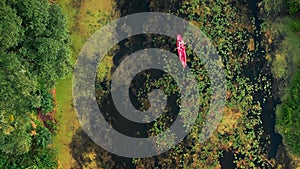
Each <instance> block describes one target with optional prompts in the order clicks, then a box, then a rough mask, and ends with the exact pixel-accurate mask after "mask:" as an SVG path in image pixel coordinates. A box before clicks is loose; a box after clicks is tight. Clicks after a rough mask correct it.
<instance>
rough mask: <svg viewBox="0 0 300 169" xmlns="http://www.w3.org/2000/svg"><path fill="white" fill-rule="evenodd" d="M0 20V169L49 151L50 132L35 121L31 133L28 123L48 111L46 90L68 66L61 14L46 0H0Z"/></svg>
mask: <svg viewBox="0 0 300 169" xmlns="http://www.w3.org/2000/svg"><path fill="white" fill-rule="evenodd" d="M0 20H1V22H0V34H1V36H0V67H1V69H0V86H1V87H0V133H1V134H0V168H7V167H8V166H10V167H11V166H16V167H17V168H20V167H21V168H23V167H25V168H26V167H28V165H29V166H30V165H44V164H39V163H35V162H33V161H34V160H37V159H38V158H40V157H38V156H39V154H43V155H45V154H47V153H49V152H48V150H47V149H48V148H47V145H48V144H49V143H50V142H51V133H50V132H49V130H48V129H47V128H45V127H44V126H43V125H42V124H38V125H39V126H38V128H39V127H40V128H41V129H39V130H37V129H36V132H37V134H36V135H34V134H31V131H32V130H33V128H32V125H31V123H32V122H34V121H35V123H37V122H36V121H37V120H36V119H37V118H36V114H37V113H36V112H37V110H38V109H41V110H47V111H51V110H50V109H47V108H45V107H47V106H48V107H49V101H50V102H51V101H52V99H53V98H52V97H49V91H50V89H52V88H53V87H54V85H55V81H56V80H57V79H59V78H62V77H64V76H65V75H66V74H67V73H68V71H69V70H70V65H71V64H70V59H69V58H70V54H71V52H70V49H69V43H70V37H69V34H68V32H67V29H66V19H65V17H64V14H63V13H62V11H61V9H60V7H59V6H58V5H56V4H49V2H48V1H47V0H0ZM45 99H48V100H45ZM45 104H48V105H45ZM52 106H53V105H52ZM43 113H48V112H43ZM46 140H48V141H46ZM45 143H47V145H45ZM42 151H45V152H46V153H45V152H44V153H42ZM49 151H50V150H49ZM25 154H27V155H28V154H29V155H31V156H32V158H31V162H30V160H29V161H26V162H24V160H23V158H24V157H25ZM49 154H51V153H49ZM52 154H53V153H52ZM16 155H17V156H16ZM50 157H51V155H50ZM52 158H53V159H52V160H54V156H53V157H52ZM21 165H22V166H21ZM46 168H52V167H50V166H48V167H46Z"/></svg>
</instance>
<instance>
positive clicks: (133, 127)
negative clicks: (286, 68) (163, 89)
mask: <svg viewBox="0 0 300 169" xmlns="http://www.w3.org/2000/svg"><path fill="white" fill-rule="evenodd" d="M119 2H121V1H119ZM258 2H259V1H258V0H247V4H248V7H249V10H250V11H251V12H252V14H253V16H254V18H255V20H256V22H255V24H256V28H257V30H258V31H260V25H261V24H262V20H261V19H259V17H258V7H257V3H258ZM124 3H125V4H124ZM148 6H149V4H147V2H145V1H142V0H131V1H122V3H118V1H117V8H118V9H119V10H120V14H121V16H125V15H128V14H132V13H137V12H147V11H149V8H148ZM254 39H255V43H256V44H259V43H260V41H261V36H260V35H259V34H257V35H255V38H254ZM131 41H132V42H133V43H132V46H135V47H134V48H131V49H128V48H122V46H124V45H125V43H126V40H125V41H122V42H120V43H119V45H120V46H121V48H120V49H119V53H118V54H117V55H116V57H114V63H115V65H118V62H120V60H121V59H122V57H123V56H124V55H126V54H130V53H132V52H134V51H137V50H140V49H144V48H145V46H142V45H138V44H142V42H143V41H145V37H143V36H142V35H141V36H136V37H133V38H132V39H131ZM134 44H136V45H134ZM262 50H263V49H260V50H259V51H258V52H257V54H256V55H257V57H256V58H257V59H255V60H254V61H253V62H252V63H251V64H249V65H248V66H246V67H245V68H244V71H243V74H244V76H246V77H249V79H253V83H257V82H256V81H254V79H255V76H257V75H258V74H259V73H260V74H266V76H267V78H268V80H269V81H271V82H273V81H274V79H273V76H272V73H271V68H270V67H269V66H268V63H267V61H266V60H265V59H264V56H263V53H262ZM159 73H161V72H159ZM154 74H155V71H154ZM156 74H157V72H156ZM174 97H176V96H174ZM264 97H265V98H266V100H265V102H263V98H264ZM171 99H172V98H171ZM173 99H174V98H173ZM254 100H255V101H259V102H260V103H261V105H262V114H261V119H262V123H263V130H264V133H263V138H262V140H261V141H260V142H261V146H262V147H266V151H267V152H268V158H275V157H276V153H277V150H278V146H279V145H280V144H282V137H281V136H280V135H279V134H277V133H276V132H275V108H276V105H277V104H278V103H279V101H278V100H276V97H272V95H268V94H267V93H265V92H263V91H257V92H255V93H254ZM103 107H107V108H110V109H111V110H105V112H116V110H115V109H114V108H113V106H109V105H106V106H103ZM174 111H175V112H176V111H177V109H176V108H175V110H174ZM111 116H114V119H116V121H118V123H128V120H126V119H124V118H123V117H122V116H121V115H119V114H118V113H115V114H111ZM149 127H151V124H149V125H144V124H134V123H128V126H127V127H126V128H124V127H122V126H119V127H118V125H114V128H116V129H117V130H118V131H120V132H122V133H124V134H127V135H130V136H134V135H136V133H135V132H139V133H140V136H139V137H146V136H147V133H146V132H145V131H147V129H149ZM267 136H270V139H269V141H270V145H268V140H267V139H266V138H267ZM223 156H224V157H223V158H221V159H220V163H221V165H222V168H225V169H230V168H235V165H234V163H233V158H234V156H233V153H232V152H224V153H223ZM113 158H115V160H116V161H119V163H120V166H122V167H124V168H128V169H130V168H134V165H133V163H132V159H130V158H124V157H117V156H113Z"/></svg>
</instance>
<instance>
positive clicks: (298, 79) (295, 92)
mask: <svg viewBox="0 0 300 169" xmlns="http://www.w3.org/2000/svg"><path fill="white" fill-rule="evenodd" d="M276 114H277V118H276V125H277V126H276V127H277V129H278V130H279V132H280V133H281V135H282V136H283V138H284V144H285V145H286V146H287V147H288V148H289V149H290V150H291V151H292V152H293V153H295V154H297V155H300V69H298V70H297V72H296V74H295V75H294V77H293V79H292V82H291V84H290V88H289V90H288V94H287V95H286V97H285V98H284V99H283V100H282V104H281V105H279V106H278V108H277V112H276Z"/></svg>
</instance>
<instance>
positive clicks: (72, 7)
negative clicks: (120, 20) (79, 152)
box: [53, 0, 113, 169]
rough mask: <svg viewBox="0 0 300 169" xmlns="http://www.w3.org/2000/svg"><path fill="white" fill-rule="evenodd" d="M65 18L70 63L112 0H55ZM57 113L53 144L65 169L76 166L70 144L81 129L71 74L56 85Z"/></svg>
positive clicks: (105, 17)
mask: <svg viewBox="0 0 300 169" xmlns="http://www.w3.org/2000/svg"><path fill="white" fill-rule="evenodd" d="M57 3H58V4H59V5H60V6H61V7H62V9H63V12H64V13H65V15H66V17H67V19H68V29H69V32H70V34H71V38H72V39H71V40H72V44H71V48H72V62H73V64H74V63H75V61H76V58H77V56H78V54H79V52H80V50H81V48H82V47H83V45H84V43H85V42H86V40H87V39H88V38H89V37H90V36H91V35H92V33H94V32H95V31H96V30H98V29H99V28H100V27H101V26H102V25H103V24H105V23H106V22H108V21H109V20H110V18H112V17H111V16H112V13H113V1H112V0H105V1H104V0H103V1H102V0H101V1H100V2H99V1H97V0H82V1H74V0H57ZM56 91H57V94H56V96H57V105H58V107H57V113H56V115H55V118H56V119H57V121H58V126H59V130H58V132H57V134H56V136H55V138H54V143H53V145H54V146H55V147H56V148H57V150H58V162H59V168H61V169H68V168H72V167H74V166H76V165H77V162H76V160H74V157H73V155H72V151H71V148H70V144H71V142H72V139H73V137H74V135H75V134H76V131H77V130H78V129H80V128H81V127H80V124H79V121H78V119H77V115H76V112H75V111H74V108H73V107H72V75H71V74H70V75H68V76H67V77H66V78H65V79H61V80H59V81H58V82H57V85H56Z"/></svg>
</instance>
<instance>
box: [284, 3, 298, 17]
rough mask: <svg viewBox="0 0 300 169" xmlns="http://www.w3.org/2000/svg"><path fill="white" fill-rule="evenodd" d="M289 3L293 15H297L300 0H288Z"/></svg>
mask: <svg viewBox="0 0 300 169" xmlns="http://www.w3.org/2000/svg"><path fill="white" fill-rule="evenodd" d="M287 5H288V8H289V12H290V14H291V15H295V14H296V13H297V12H298V11H299V9H300V0H288V1H287Z"/></svg>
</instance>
